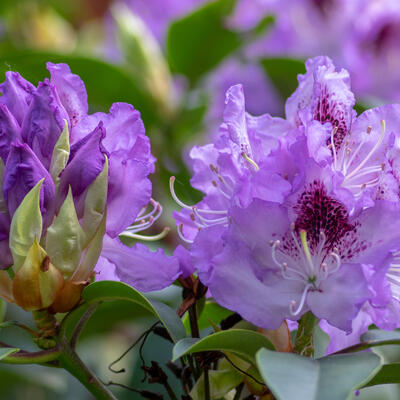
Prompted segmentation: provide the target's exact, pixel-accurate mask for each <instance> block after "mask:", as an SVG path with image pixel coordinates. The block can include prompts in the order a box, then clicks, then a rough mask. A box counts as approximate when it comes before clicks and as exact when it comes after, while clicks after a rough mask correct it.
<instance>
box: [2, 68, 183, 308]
mask: <svg viewBox="0 0 400 400" xmlns="http://www.w3.org/2000/svg"><path fill="white" fill-rule="evenodd" d="M47 67H48V70H49V71H50V74H51V78H50V80H49V79H45V81H44V82H40V83H39V85H38V87H37V88H36V87H34V86H33V85H31V84H30V83H29V82H27V81H26V80H24V79H23V78H22V77H21V76H20V75H19V74H18V73H15V72H8V73H7V74H6V81H5V82H4V83H3V84H1V86H0V89H1V91H2V93H3V96H2V97H0V126H1V130H0V157H1V161H0V166H1V176H2V197H3V199H2V207H1V210H0V213H1V214H0V215H1V217H0V220H1V224H0V225H1V237H0V246H1V249H2V257H1V260H0V261H1V267H2V268H9V267H11V266H12V269H13V273H14V274H15V277H14V279H11V278H10V277H9V275H8V273H6V272H1V280H2V284H1V285H0V286H1V288H2V290H1V292H0V294H1V296H3V297H5V298H6V299H8V300H9V301H15V302H17V303H18V304H19V305H21V306H22V307H24V308H25V309H27V310H37V309H42V308H49V307H50V309H51V310H52V311H53V312H56V311H67V310H69V309H71V308H72V307H73V306H75V304H77V302H79V300H80V293H81V291H82V289H83V287H84V286H85V285H86V284H87V283H88V282H89V280H90V279H91V277H92V276H93V270H94V268H95V266H96V264H97V262H98V259H99V256H100V253H101V250H102V243H103V237H104V235H105V236H106V238H107V239H106V242H107V249H109V248H113V247H115V248H117V249H121V248H123V251H124V254H125V257H131V260H132V261H135V263H133V262H132V264H131V266H132V267H134V265H135V264H136V265H141V266H143V265H148V264H149V263H151V262H150V259H151V257H152V253H151V252H149V251H148V250H146V251H147V252H146V251H144V250H143V248H142V247H140V246H137V247H134V248H128V247H127V248H125V247H124V246H123V245H122V244H121V243H119V239H118V235H119V234H120V233H121V232H123V231H124V229H125V228H127V227H129V226H130V225H131V224H132V223H135V221H137V218H138V217H140V213H141V210H142V209H143V208H144V207H146V206H147V204H148V203H149V201H152V200H150V196H151V183H150V181H149V179H148V175H149V174H150V173H151V172H153V170H154V166H153V164H154V157H153V156H152V155H151V152H150V144H149V139H148V138H147V137H146V136H145V132H144V126H143V123H142V121H141V119H140V114H139V112H138V111H136V110H135V109H134V108H133V107H132V106H130V105H129V104H124V103H115V104H113V105H112V107H111V109H110V112H109V114H104V113H95V114H92V115H88V104H87V95H86V90H85V86H84V84H83V82H82V80H81V79H80V78H79V77H78V76H77V75H74V74H72V73H71V71H70V69H69V67H68V66H67V65H65V64H52V63H48V65H47ZM127 204H129V206H128V207H127V206H126V205H127ZM152 204H155V208H156V209H157V210H158V211H160V210H161V207H160V206H159V205H158V203H154V201H152ZM148 225H149V224H142V225H140V224H139V226H138V225H137V223H136V225H135V228H134V230H135V232H138V231H139V230H140V229H141V228H146V227H147V226H148ZM121 251H122V250H121ZM116 253H117V252H116V251H114V252H113V253H112V254H113V255H114V254H116ZM103 256H107V255H106V254H103ZM155 257H156V258H157V259H158V260H160V259H162V258H165V259H167V258H166V257H165V256H164V254H160V253H158V254H157V255H156V256H155ZM109 259H110V262H113V263H114V264H115V265H114V267H115V266H117V267H118V265H124V263H123V262H122V261H121V260H120V259H118V257H113V256H109ZM146 260H147V261H146ZM123 261H124V262H126V258H125V259H124V260H123ZM146 263H147V264H146ZM161 264H162V265H164V264H163V263H160V265H159V267H160V268H161ZM175 264H176V266H175V270H178V268H179V267H178V265H177V262H175ZM166 267H169V269H168V270H166V271H168V273H167V272H166V273H165V274H164V278H165V279H166V280H165V281H164V282H163V284H164V285H165V286H166V285H168V284H170V283H171V282H172V281H173V280H174V279H175V275H176V271H175V270H174V266H172V267H171V265H169V266H166ZM11 275H12V274H11ZM117 275H118V271H117ZM151 275H152V274H149V276H148V279H147V282H148V285H149V287H152V285H153V283H152V282H151ZM157 279H158V282H160V279H159V278H157ZM133 281H134V278H133ZM27 287H29V290H28V289H27Z"/></svg>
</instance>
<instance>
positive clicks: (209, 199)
mask: <svg viewBox="0 0 400 400" xmlns="http://www.w3.org/2000/svg"><path fill="white" fill-rule="evenodd" d="M223 121H224V122H223V123H222V124H221V126H220V129H219V135H218V138H217V139H216V141H215V143H212V144H207V145H205V146H201V147H197V146H196V147H194V148H193V149H192V151H191V152H190V157H191V159H192V160H193V169H194V176H193V178H192V180H191V184H192V185H193V187H195V188H196V189H199V190H201V191H203V192H204V193H205V194H206V195H205V197H204V198H203V200H202V201H201V202H200V203H199V204H197V205H195V206H189V205H186V204H184V203H182V202H181V201H180V200H179V199H178V198H177V196H176V194H175V190H174V178H172V180H171V192H172V195H173V197H174V198H175V200H176V201H177V203H178V204H179V205H180V206H182V207H183V208H184V209H185V210H184V211H183V212H180V213H175V214H174V216H175V218H176V219H177V222H178V224H179V229H178V232H179V233H180V235H181V237H182V238H183V239H184V240H185V241H186V242H189V243H192V242H193V239H194V238H195V237H196V235H197V232H198V231H199V230H201V229H203V228H206V227H208V226H225V225H226V224H227V222H228V220H227V212H228V208H229V207H230V205H231V204H232V202H234V203H235V202H237V203H238V204H241V205H246V204H248V203H249V201H251V199H252V198H253V197H257V198H261V199H266V200H275V201H281V200H282V199H283V197H282V193H285V192H288V191H289V190H290V185H289V184H288V182H287V181H286V180H285V179H283V178H282V177H281V176H279V175H278V174H276V173H275V172H274V171H269V170H267V169H262V170H260V166H261V165H262V163H263V161H264V159H266V158H267V156H268V155H269V153H270V152H271V150H272V149H274V148H276V147H277V146H278V139H277V137H278V136H279V135H280V134H281V132H282V131H284V130H285V129H288V127H289V126H290V125H289V124H287V123H286V122H285V121H284V120H282V119H281V118H271V117H270V116H269V115H262V116H259V117H254V116H252V115H250V114H248V113H246V111H245V99H244V94H243V88H242V86H241V85H236V86H232V87H231V88H230V89H229V90H228V91H227V93H226V100H225V109H224V113H223ZM271 182H273V185H271Z"/></svg>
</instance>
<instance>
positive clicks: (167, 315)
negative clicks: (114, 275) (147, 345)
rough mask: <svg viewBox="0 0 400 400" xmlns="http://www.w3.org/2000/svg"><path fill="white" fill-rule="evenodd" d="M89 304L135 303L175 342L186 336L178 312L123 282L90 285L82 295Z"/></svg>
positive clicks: (103, 282) (101, 282) (104, 282)
mask: <svg viewBox="0 0 400 400" xmlns="http://www.w3.org/2000/svg"><path fill="white" fill-rule="evenodd" d="M82 297H83V300H84V301H87V302H88V303H93V302H100V301H113V300H126V301H130V302H134V303H136V304H138V305H140V306H142V307H144V308H145V309H146V310H147V311H149V312H150V313H152V314H153V315H154V316H155V317H157V318H158V319H159V320H160V321H161V322H162V324H163V325H164V326H165V328H167V330H168V332H169V334H170V335H171V337H172V339H173V340H174V342H177V341H178V340H180V339H182V338H184V337H185V336H186V331H185V327H184V326H183V324H182V321H181V320H180V319H179V317H178V316H177V315H176V312H175V311H174V310H173V309H172V308H170V307H168V306H167V305H165V304H164V303H161V302H158V301H155V300H149V299H148V298H147V297H145V296H144V295H143V294H142V293H140V292H139V291H137V290H136V289H134V288H132V287H131V286H129V285H126V284H125V283H122V282H115V281H100V282H95V283H92V284H90V285H89V286H88V287H87V288H85V290H84V291H83V294H82Z"/></svg>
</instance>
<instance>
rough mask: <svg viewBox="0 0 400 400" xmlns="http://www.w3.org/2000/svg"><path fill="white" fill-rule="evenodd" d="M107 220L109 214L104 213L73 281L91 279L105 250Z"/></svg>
mask: <svg viewBox="0 0 400 400" xmlns="http://www.w3.org/2000/svg"><path fill="white" fill-rule="evenodd" d="M106 220H107V212H104V215H103V219H102V220H101V222H100V225H99V226H98V227H97V231H96V232H95V234H94V236H93V237H92V239H91V241H90V242H89V243H88V245H87V246H86V248H85V250H84V251H85V255H84V256H83V258H82V261H81V263H80V265H79V267H78V269H77V270H76V272H75V273H74V274H73V276H72V279H71V280H72V281H74V282H82V281H87V280H88V279H89V278H90V275H91V274H92V272H93V270H94V267H95V266H96V264H97V261H98V259H99V257H100V253H101V250H102V248H103V238H104V234H105V233H106Z"/></svg>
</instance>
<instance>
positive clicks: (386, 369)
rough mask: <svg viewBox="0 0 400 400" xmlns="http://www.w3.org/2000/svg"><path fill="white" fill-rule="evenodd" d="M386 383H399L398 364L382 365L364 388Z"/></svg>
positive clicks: (399, 372)
mask: <svg viewBox="0 0 400 400" xmlns="http://www.w3.org/2000/svg"><path fill="white" fill-rule="evenodd" d="M388 383H400V363H392V364H386V365H384V366H383V367H382V369H381V370H380V371H379V372H378V373H377V374H376V375H375V376H374V377H373V378H372V379H371V380H370V381H369V382H368V383H367V384H366V385H365V386H364V387H368V386H375V385H383V384H388Z"/></svg>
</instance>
